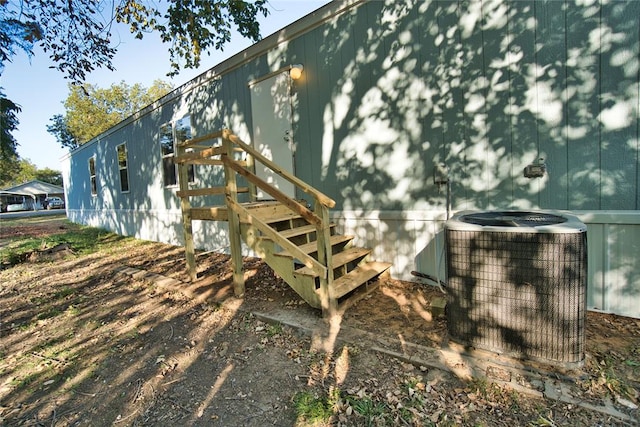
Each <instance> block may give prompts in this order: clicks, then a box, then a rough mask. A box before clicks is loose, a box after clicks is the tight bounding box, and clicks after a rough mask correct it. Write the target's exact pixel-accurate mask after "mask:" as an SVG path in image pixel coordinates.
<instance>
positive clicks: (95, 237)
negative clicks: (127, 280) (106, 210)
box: [0, 219, 131, 266]
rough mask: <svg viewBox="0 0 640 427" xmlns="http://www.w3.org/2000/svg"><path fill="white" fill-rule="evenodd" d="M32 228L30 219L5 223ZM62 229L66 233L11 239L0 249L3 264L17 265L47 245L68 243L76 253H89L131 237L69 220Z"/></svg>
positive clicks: (107, 247)
mask: <svg viewBox="0 0 640 427" xmlns="http://www.w3.org/2000/svg"><path fill="white" fill-rule="evenodd" d="M12 225H13V226H15V227H20V226H23V227H28V226H29V221H28V220H27V219H23V220H21V221H19V222H18V221H12V222H9V223H7V224H3V227H7V228H9V227H11V226H12ZM60 228H61V229H64V230H65V231H64V232H61V233H57V234H50V235H48V236H44V237H37V236H36V237H33V236H22V235H18V236H16V237H11V238H9V239H8V240H9V242H8V243H7V244H5V245H3V247H2V248H1V249H0V263H2V264H4V265H5V266H6V265H9V266H11V265H15V264H19V263H21V262H24V261H25V260H26V259H27V258H28V257H29V255H30V254H31V253H34V252H37V251H41V250H42V249H46V248H53V247H55V246H57V245H61V244H67V245H69V247H71V248H72V249H73V251H74V253H75V254H76V255H80V256H81V255H88V254H92V253H95V252H98V251H99V250H108V249H109V248H111V247H114V246H116V245H119V244H121V243H122V241H123V240H125V239H131V238H128V237H123V236H119V235H117V234H114V233H111V232H109V231H106V230H104V229H101V228H95V227H87V226H83V225H79V224H74V223H71V222H69V221H64V222H61V225H60Z"/></svg>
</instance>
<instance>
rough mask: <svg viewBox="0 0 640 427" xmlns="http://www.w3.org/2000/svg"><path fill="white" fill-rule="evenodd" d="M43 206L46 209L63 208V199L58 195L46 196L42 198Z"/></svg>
mask: <svg viewBox="0 0 640 427" xmlns="http://www.w3.org/2000/svg"><path fill="white" fill-rule="evenodd" d="M44 206H45V207H46V208H47V209H64V200H62V199H61V198H60V197H55V196H53V197H47V198H46V199H44Z"/></svg>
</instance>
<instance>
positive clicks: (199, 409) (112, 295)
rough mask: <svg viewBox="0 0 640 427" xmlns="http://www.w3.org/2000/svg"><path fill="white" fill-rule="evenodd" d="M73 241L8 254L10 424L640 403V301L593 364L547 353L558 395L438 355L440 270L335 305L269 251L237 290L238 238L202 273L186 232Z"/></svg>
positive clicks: (557, 413)
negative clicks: (154, 238) (329, 312)
mask: <svg viewBox="0 0 640 427" xmlns="http://www.w3.org/2000/svg"><path fill="white" fill-rule="evenodd" d="M69 226H70V225H69V224H68V223H66V222H65V221H64V220H62V219H60V218H58V219H48V220H46V221H44V220H43V221H39V222H29V223H25V224H14V223H13V222H12V223H10V225H7V224H6V223H3V224H0V227H1V228H0V247H2V245H3V242H5V243H4V244H6V242H7V241H8V239H10V238H12V237H15V236H39V237H43V238H44V237H46V236H48V235H50V234H52V233H61V232H63V231H65V229H66V228H67V227H69ZM62 252H63V255H64V256H62V257H60V256H57V255H54V254H56V253H58V251H54V252H52V254H51V256H49V257H47V256H46V254H38V256H34V257H28V258H25V259H24V260H23V262H21V263H19V264H17V265H13V266H8V267H7V268H4V269H2V271H0V426H44V425H46V426H80V425H90V426H175V425H185V426H186V425H189V426H265V425H277V426H303V425H345V426H347V425H348V426H359V425H416V426H421V425H487V426H502V425H508V426H516V425H532V426H542V425H547V426H554V425H557V426H560V425H592V426H596V425H597V426H604V425H637V420H638V419H640V411H639V410H638V402H639V400H640V320H638V319H630V318H624V317H619V316H613V315H607V314H600V313H589V314H588V317H587V340H586V342H587V354H586V362H585V366H584V368H582V369H580V370H575V371H570V372H566V371H559V370H558V371H554V369H553V368H550V369H542V370H538V371H535V372H537V375H538V378H541V379H542V382H543V383H544V381H545V380H547V379H548V380H549V381H552V380H553V381H560V382H561V383H562V384H563V387H567V388H568V389H570V390H571V395H572V396H573V398H572V399H569V400H567V399H565V400H563V399H554V398H550V397H549V395H548V394H546V393H543V391H544V390H542V391H541V390H540V388H536V387H530V388H529V389H527V388H526V387H525V388H523V387H520V388H518V387H512V384H511V383H509V382H508V381H507V382H504V381H502V382H501V381H495V382H494V381H492V380H491V378H489V379H487V378H483V377H479V378H471V379H469V378H465V377H464V375H457V373H458V372H459V371H457V370H456V369H437V363H430V362H429V361H430V360H432V359H430V358H429V357H431V356H434V355H436V356H437V355H438V354H440V353H439V351H440V349H441V348H442V347H443V346H444V345H446V343H447V333H446V320H445V319H444V318H443V317H441V316H433V315H432V313H431V307H430V305H431V301H433V299H434V298H436V297H439V296H441V294H440V292H439V291H438V290H437V289H434V288H432V287H429V286H425V285H421V284H417V283H411V282H403V281H398V280H386V281H384V282H383V283H380V284H379V286H378V287H377V288H376V289H375V290H374V291H373V292H372V293H371V294H369V295H368V296H367V297H366V298H364V299H363V300H361V301H359V302H358V303H356V304H355V305H354V306H352V307H350V308H349V309H348V310H347V311H346V312H345V313H344V315H343V316H341V317H340V318H336V319H334V321H332V322H328V321H323V320H322V319H321V318H320V317H321V315H320V313H319V312H318V311H316V310H314V309H312V308H310V307H308V306H307V305H306V304H305V303H304V302H303V301H301V300H300V299H299V298H298V296H297V295H296V294H295V292H293V291H292V290H291V289H290V288H289V287H288V286H287V285H286V284H285V283H283V282H282V280H280V279H279V278H278V277H276V276H275V275H274V273H273V272H272V271H271V270H270V269H269V267H268V266H266V265H265V264H263V263H262V262H261V261H260V260H258V259H253V258H247V259H246V260H245V264H244V266H245V276H246V294H245V296H244V297H243V298H236V297H235V296H234V295H233V287H232V283H231V272H230V260H229V257H228V256H227V255H225V254H220V253H202V254H199V255H198V267H199V280H198V281H197V282H195V283H189V281H188V277H187V274H186V271H185V263H184V252H183V249H182V248H180V247H175V246H169V245H164V244H160V243H152V242H142V241H138V240H134V239H117V241H116V242H115V243H114V244H113V245H111V246H108V249H103V250H100V251H99V252H97V253H93V254H90V255H85V256H78V255H77V254H75V253H74V251H73V248H65V249H64V251H62ZM274 319H275V320H274ZM278 319H280V321H278ZM439 360H440V361H442V359H439ZM422 362H425V363H422ZM445 365H446V364H445ZM517 365H518V366H520V367H521V368H522V370H523V371H526V370H535V369H533V367H528V365H527V364H526V363H522V362H518V363H517ZM444 367H445V368H446V366H444ZM554 384H555V383H554ZM542 389H544V384H543V385H542ZM317 402H320V406H319V407H317V405H316V406H314V404H315V403H317ZM594 408H595V409H594ZM598 408H606V410H604V411H603V410H599V409H598ZM323 411H324V415H325V416H324V417H322V416H319V417H317V418H319V419H324V421H314V414H317V413H318V412H321V413H322V412H323Z"/></svg>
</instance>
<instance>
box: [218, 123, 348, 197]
mask: <svg viewBox="0 0 640 427" xmlns="http://www.w3.org/2000/svg"><path fill="white" fill-rule="evenodd" d="M222 134H223V135H222V137H223V138H227V139H228V140H230V141H231V142H233V143H234V144H236V145H238V146H240V147H241V148H242V149H243V150H244V151H246V152H247V153H249V154H250V155H251V156H253V157H254V158H256V159H258V160H259V161H260V162H261V163H262V164H264V165H265V166H267V167H269V168H270V169H271V170H273V171H274V172H275V173H277V174H278V175H280V176H281V177H283V178H284V179H286V180H287V181H289V182H291V183H292V184H293V185H295V186H296V187H298V188H300V189H301V190H302V191H304V192H305V193H307V194H309V195H310V196H312V197H313V198H314V199H315V200H317V201H318V202H319V203H321V204H322V205H324V206H326V207H328V208H333V207H334V206H335V205H336V202H335V200H333V199H331V198H330V197H328V196H326V195H325V194H323V193H322V192H320V191H318V190H316V189H315V188H313V187H311V186H310V185H308V184H307V183H306V182H304V181H303V180H301V179H300V178H298V177H297V176H294V175H291V174H290V173H289V172H287V171H285V170H283V169H282V168H281V167H280V166H278V165H277V164H275V163H274V162H272V161H271V160H269V159H268V158H267V157H265V156H263V155H262V154H260V153H259V152H258V151H257V150H256V149H255V148H253V147H252V146H250V145H248V144H247V143H245V142H244V141H242V140H241V139H240V138H238V137H237V136H236V135H234V134H233V133H231V131H230V130H228V129H225V130H223V131H222ZM261 189H262V190H264V191H266V189H265V188H262V187H261Z"/></svg>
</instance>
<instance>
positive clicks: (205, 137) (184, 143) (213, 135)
mask: <svg viewBox="0 0 640 427" xmlns="http://www.w3.org/2000/svg"><path fill="white" fill-rule="evenodd" d="M223 132H224V131H221V130H219V131H217V132H212V133H209V134H207V135H202V136H198V137H195V138H191V139H187V140H184V141H182V142H180V143H179V144H178V147H181V148H188V147H192V146H194V145H196V144H198V143H199V142H202V141H208V140H210V139H218V138H220V137H221V136H222V133H223Z"/></svg>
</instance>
